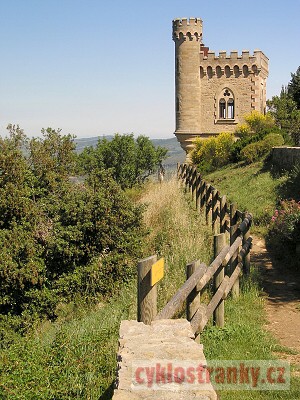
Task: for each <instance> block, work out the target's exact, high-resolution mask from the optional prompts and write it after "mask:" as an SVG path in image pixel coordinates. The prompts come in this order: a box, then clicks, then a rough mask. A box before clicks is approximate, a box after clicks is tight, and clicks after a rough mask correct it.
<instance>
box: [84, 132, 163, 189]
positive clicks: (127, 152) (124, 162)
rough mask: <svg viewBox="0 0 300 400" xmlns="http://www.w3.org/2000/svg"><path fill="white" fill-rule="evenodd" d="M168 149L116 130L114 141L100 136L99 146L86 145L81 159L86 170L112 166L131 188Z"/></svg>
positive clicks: (151, 169) (114, 172)
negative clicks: (117, 132)
mask: <svg viewBox="0 0 300 400" xmlns="http://www.w3.org/2000/svg"><path fill="white" fill-rule="evenodd" d="M166 154H167V149H164V148H162V147H160V146H158V147H155V146H154V145H153V143H152V142H151V140H150V139H149V138H147V137H145V136H139V137H138V138H137V139H136V140H135V139H134V136H133V135H132V134H130V135H119V134H116V135H115V136H114V138H113V139H112V140H111V141H108V140H107V139H99V140H98V143H97V146H96V148H93V147H87V148H85V149H84V151H83V152H82V153H81V154H80V163H81V166H82V168H83V170H84V171H85V172H86V173H90V174H91V173H93V174H97V173H98V172H99V171H101V170H103V169H104V170H109V171H110V173H111V175H112V177H113V178H114V179H115V180H116V182H118V183H119V184H120V185H121V187H122V188H123V189H124V188H130V187H132V186H134V185H135V184H137V183H142V182H144V180H145V179H146V178H147V177H148V176H149V175H151V174H152V173H153V171H154V170H155V168H156V167H157V166H158V165H159V164H160V163H161V162H162V161H163V160H164V159H165V158H166Z"/></svg>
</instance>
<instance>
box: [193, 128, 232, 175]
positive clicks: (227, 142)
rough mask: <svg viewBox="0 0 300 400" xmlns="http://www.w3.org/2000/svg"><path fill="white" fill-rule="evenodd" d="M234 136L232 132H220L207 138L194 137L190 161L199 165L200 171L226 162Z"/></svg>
mask: <svg viewBox="0 0 300 400" xmlns="http://www.w3.org/2000/svg"><path fill="white" fill-rule="evenodd" d="M233 143H234V136H233V134H232V133H227V132H224V133H220V135H218V136H217V137H212V138H209V139H207V140H202V139H200V138H199V139H196V140H195V149H194V150H193V152H192V155H191V156H192V161H193V163H194V164H197V165H199V167H200V169H201V171H212V170H214V169H216V168H219V167H222V166H223V165H226V164H228V162H229V159H230V154H231V150H232V146H233Z"/></svg>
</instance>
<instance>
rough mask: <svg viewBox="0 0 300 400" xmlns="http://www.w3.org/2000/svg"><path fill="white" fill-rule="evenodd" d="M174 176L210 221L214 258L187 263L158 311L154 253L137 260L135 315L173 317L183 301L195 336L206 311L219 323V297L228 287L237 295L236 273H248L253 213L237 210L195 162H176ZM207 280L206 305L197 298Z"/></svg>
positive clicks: (146, 320)
mask: <svg viewBox="0 0 300 400" xmlns="http://www.w3.org/2000/svg"><path fill="white" fill-rule="evenodd" d="M177 177H178V179H179V181H181V182H183V183H184V185H185V188H186V190H187V191H189V192H190V194H191V196H192V198H193V200H194V201H195V205H196V208H197V210H199V212H200V211H204V212H205V217H206V223H207V224H211V226H212V231H213V233H214V260H213V261H212V262H211V264H210V265H209V266H207V265H206V264H204V263H201V261H200V260H196V261H193V262H191V263H190V264H188V265H187V266H186V282H185V283H184V284H183V285H182V286H181V287H180V288H179V289H178V291H177V292H176V293H175V294H174V296H173V297H172V298H171V299H170V301H169V302H168V303H167V304H166V305H165V306H164V307H163V309H162V310H161V311H160V312H159V313H158V314H157V311H156V310H157V304H156V303H157V296H156V293H157V291H156V284H155V285H154V286H153V287H151V285H150V283H149V282H150V278H149V276H150V274H151V264H152V263H154V262H155V261H156V259H157V258H156V256H152V257H149V258H147V259H145V260H141V261H140V262H139V266H138V271H139V272H138V276H139V279H138V293H139V298H138V320H139V321H142V322H144V323H147V324H149V323H151V321H152V320H154V319H156V320H158V319H170V318H173V317H174V316H175V315H176V314H177V313H178V312H179V311H180V310H181V309H182V307H183V305H184V304H185V303H186V316H187V319H188V320H189V321H190V323H191V327H192V329H193V331H194V333H195V336H196V337H197V336H198V335H199V334H200V333H201V332H202V331H203V329H204V327H205V326H206V324H207V322H208V321H209V320H210V318H211V317H213V322H214V324H215V325H217V326H220V327H223V326H224V300H225V299H226V298H227V297H228V295H229V293H230V292H231V293H232V296H234V297H236V296H238V295H239V277H240V275H241V273H243V274H244V275H248V274H249V271H250V249H251V244H252V237H251V236H250V231H249V230H250V227H251V224H252V215H251V214H250V213H248V212H242V211H240V210H238V209H237V206H236V204H235V203H229V202H228V201H227V199H226V196H224V195H223V196H222V195H220V192H219V191H218V190H217V189H216V188H214V187H213V186H212V185H210V184H209V183H207V182H205V181H204V180H203V179H202V178H201V175H200V174H199V173H198V172H197V171H196V168H195V167H192V166H190V165H187V164H181V165H178V166H177ZM227 242H228V243H227ZM143 265H144V266H145V267H143ZM143 268H145V271H144V272H143ZM210 281H212V282H213V294H212V297H211V299H210V301H209V303H208V304H207V305H206V304H202V303H201V294H202V291H203V290H204V289H205V288H206V287H207V285H208V284H209V282H210ZM152 291H153V293H154V294H153V295H151V292H152ZM143 308H145V309H143ZM143 316H144V317H143Z"/></svg>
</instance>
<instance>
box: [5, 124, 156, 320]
mask: <svg viewBox="0 0 300 400" xmlns="http://www.w3.org/2000/svg"><path fill="white" fill-rule="evenodd" d="M8 129H9V136H8V137H6V138H4V139H2V138H0V314H2V316H3V315H8V314H10V315H22V316H23V317H24V316H26V315H34V314H37V315H41V314H42V315H43V314H44V315H48V316H50V317H54V316H55V308H56V305H57V304H58V302H61V301H68V300H70V299H71V298H72V296H75V295H78V294H81V295H85V294H87V295H88V296H91V295H94V296H98V295H99V294H102V295H107V294H109V293H110V292H111V291H113V290H114V288H115V287H117V286H118V285H119V283H120V282H121V281H123V280H126V279H129V278H130V276H131V275H132V274H133V273H134V268H133V265H134V261H135V260H136V259H137V258H138V257H140V255H141V242H142V238H143V233H144V230H143V223H142V209H141V208H140V207H137V206H135V205H133V204H132V203H131V202H130V200H129V199H128V197H127V196H126V194H125V193H124V191H123V190H122V189H121V188H120V186H119V185H118V183H117V182H116V181H115V180H114V179H113V177H112V176H111V175H110V174H109V173H108V171H105V169H103V168H102V169H101V168H100V167H101V166H105V165H106V163H107V165H109V164H108V162H109V159H110V160H111V165H112V167H111V170H112V171H113V172H114V174H115V176H116V177H119V176H120V177H121V178H122V179H123V180H124V182H125V183H127V182H128V181H127V180H126V179H128V180H129V179H131V175H133V176H140V174H141V170H143V169H144V168H145V165H147V166H148V165H151V164H150V163H149V164H142V165H141V166H140V165H137V164H135V166H136V168H137V171H135V170H132V163H131V164H130V165H129V167H128V168H127V166H126V160H128V157H129V155H132V154H135V153H133V151H132V147H133V146H136V144H135V143H132V140H131V137H125V138H121V137H117V138H116V140H115V141H114V143H113V146H114V147H113V148H112V149H111V148H110V146H108V143H106V142H104V143H103V144H102V146H100V147H101V152H100V151H95V152H94V153H89V151H87V152H86V157H88V156H91V157H90V163H87V166H86V170H87V175H88V176H87V178H86V179H85V180H84V181H77V182H74V181H71V180H70V175H72V174H73V173H74V170H75V168H76V154H75V152H74V149H75V144H74V141H73V137H72V136H70V135H67V136H63V135H62V134H61V132H60V131H59V130H58V131H55V130H53V129H50V128H49V129H47V130H43V131H42V133H43V137H42V138H40V139H31V140H29V139H28V138H27V137H26V135H25V134H24V132H23V131H22V130H21V129H20V128H19V127H18V126H13V125H10V126H9V127H8ZM147 145H148V142H147V140H146V139H143V138H141V139H139V142H138V145H137V148H138V149H141V152H140V153H139V154H140V155H139V157H140V162H141V163H142V162H144V161H143V156H142V155H143V147H142V146H147ZM120 150H123V152H124V153H122V151H120ZM155 154H156V153H155ZM122 156H124V162H122ZM97 157H99V158H97ZM130 160H131V159H130ZM91 161H92V162H95V163H96V161H97V163H96V164H97V168H98V169H97V173H96V174H95V173H94V171H93V168H92V164H91ZM152 161H153V160H152V159H151V162H152ZM145 163H146V161H145ZM89 168H90V170H89ZM124 171H125V172H124ZM0 325H1V318H0Z"/></svg>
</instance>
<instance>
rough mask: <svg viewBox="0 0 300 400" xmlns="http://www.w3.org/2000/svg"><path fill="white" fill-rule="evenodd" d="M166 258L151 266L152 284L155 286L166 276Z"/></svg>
mask: <svg viewBox="0 0 300 400" xmlns="http://www.w3.org/2000/svg"><path fill="white" fill-rule="evenodd" d="M164 265H165V260H164V258H161V259H159V260H158V261H156V263H154V264H153V265H152V268H151V286H154V285H155V284H156V283H157V282H159V281H160V280H161V279H162V278H163V276H164Z"/></svg>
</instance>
